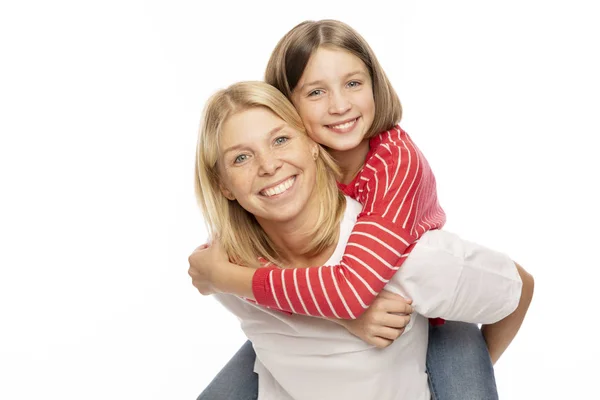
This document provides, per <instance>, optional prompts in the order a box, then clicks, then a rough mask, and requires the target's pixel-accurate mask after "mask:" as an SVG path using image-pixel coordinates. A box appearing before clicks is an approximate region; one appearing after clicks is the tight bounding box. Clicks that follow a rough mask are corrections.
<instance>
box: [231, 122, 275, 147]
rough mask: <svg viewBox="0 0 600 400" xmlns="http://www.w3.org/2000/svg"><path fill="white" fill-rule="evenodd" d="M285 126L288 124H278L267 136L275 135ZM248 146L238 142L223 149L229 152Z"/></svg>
mask: <svg viewBox="0 0 600 400" xmlns="http://www.w3.org/2000/svg"><path fill="white" fill-rule="evenodd" d="M285 126H286V125H285V124H281V125H278V126H276V127H275V128H273V129H271V130H270V131H269V132H268V133H267V135H266V136H268V137H271V136H273V135H275V134H277V133H278V132H279V131H281V130H282V129H283V128H285ZM247 147H248V146H247V145H245V144H236V145H233V146H230V147H228V148H227V149H225V150H224V151H223V154H227V153H229V152H230V151H234V150H240V149H244V148H247Z"/></svg>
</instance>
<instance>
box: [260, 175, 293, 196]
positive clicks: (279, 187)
mask: <svg viewBox="0 0 600 400" xmlns="http://www.w3.org/2000/svg"><path fill="white" fill-rule="evenodd" d="M296 176H297V175H292V176H290V177H289V178H287V179H285V180H283V181H280V182H279V183H276V184H274V185H271V186H269V187H266V188H264V189H262V190H261V191H260V192H259V194H260V195H261V196H263V197H266V198H269V199H272V198H280V197H282V196H283V195H284V194H288V193H289V192H290V189H291V188H292V187H293V186H294V183H296Z"/></svg>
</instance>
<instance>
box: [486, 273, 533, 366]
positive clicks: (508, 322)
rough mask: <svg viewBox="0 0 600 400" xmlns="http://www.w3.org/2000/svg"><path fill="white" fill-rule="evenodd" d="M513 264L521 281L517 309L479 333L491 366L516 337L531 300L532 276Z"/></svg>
mask: <svg viewBox="0 0 600 400" xmlns="http://www.w3.org/2000/svg"><path fill="white" fill-rule="evenodd" d="M515 264H516V266H517V270H518V271H519V275H520V276H521V280H522V281H523V289H522V290H521V299H520V300H519V305H518V306H517V309H516V310H515V311H514V312H513V313H512V314H510V315H509V316H508V317H506V318H504V319H502V320H500V321H498V322H496V323H494V324H488V325H483V326H482V327H481V333H482V334H483V337H484V338H485V342H486V343H487V347H488V350H489V352H490V357H491V358H492V363H493V364H495V363H496V361H498V359H499V358H500V356H501V355H502V353H504V351H505V350H506V349H507V348H508V346H509V345H510V343H511V342H512V340H513V339H514V338H515V336H516V335H517V332H518V331H519V329H520V328H521V324H522V323H523V320H524V319H525V314H527V309H528V308H529V304H530V303H531V299H532V298H533V287H534V281H533V276H531V275H530V274H529V273H528V272H527V271H525V270H524V269H523V268H522V267H521V266H520V265H519V264H517V263H515Z"/></svg>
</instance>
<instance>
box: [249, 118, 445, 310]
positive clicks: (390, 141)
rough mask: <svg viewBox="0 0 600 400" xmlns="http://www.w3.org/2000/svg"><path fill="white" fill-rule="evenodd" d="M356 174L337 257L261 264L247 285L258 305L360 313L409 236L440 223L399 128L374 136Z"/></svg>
mask: <svg viewBox="0 0 600 400" xmlns="http://www.w3.org/2000/svg"><path fill="white" fill-rule="evenodd" d="M377 139H378V142H377V143H374V146H372V152H373V154H372V155H371V156H370V158H369V159H368V160H367V163H366V164H365V166H364V167H363V170H362V171H361V172H360V173H359V176H358V177H357V179H356V180H355V181H356V186H355V187H354V188H353V189H354V195H355V197H356V199H357V200H358V201H359V202H360V203H361V204H363V209H362V212H361V213H360V214H359V216H358V218H357V221H356V224H355V225H354V228H353V230H352V233H351V235H350V237H349V240H348V243H347V245H346V247H345V250H344V255H343V256H342V259H341V262H340V263H339V264H337V265H332V266H319V267H310V268H302V269H280V268H277V267H270V268H261V269H259V270H257V271H256V273H255V274H254V277H253V283H252V289H253V294H254V298H255V300H256V301H257V302H258V304H261V305H264V306H268V307H271V308H275V309H279V310H282V311H288V312H292V313H298V314H306V315H312V316H321V317H328V318H339V319H355V318H357V317H359V316H360V315H361V314H362V313H363V312H364V311H365V310H366V309H367V308H368V307H369V305H370V304H371V303H372V302H373V300H374V299H375V297H376V296H377V294H378V293H379V292H381V290H382V289H383V287H384V286H385V285H386V284H387V282H388V281H389V280H390V279H391V277H392V276H393V275H394V274H395V273H396V271H397V270H398V269H399V268H400V266H401V265H402V263H403V262H404V260H405V259H406V257H407V255H408V253H409V252H410V250H411V249H412V247H413V246H414V243H415V242H416V240H417V239H418V238H419V237H420V235H422V234H423V233H424V232H426V231H428V230H430V229H436V228H440V227H441V226H442V225H443V223H444V221H445V214H444V212H443V211H442V209H441V208H440V207H439V205H438V202H437V193H436V189H435V178H434V177H433V173H432V171H431V169H430V167H429V165H428V163H427V161H426V160H425V158H424V157H423V155H422V154H421V152H420V151H419V150H418V149H417V147H416V146H415V145H414V144H413V143H412V141H411V140H410V138H408V135H406V133H405V132H403V131H402V130H400V129H399V128H397V129H393V130H391V131H389V132H387V133H385V134H381V135H379V137H378V138H377Z"/></svg>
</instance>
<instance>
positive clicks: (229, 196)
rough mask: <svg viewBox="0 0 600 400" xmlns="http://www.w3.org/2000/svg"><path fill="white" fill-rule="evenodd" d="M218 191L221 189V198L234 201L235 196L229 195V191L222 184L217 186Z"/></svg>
mask: <svg viewBox="0 0 600 400" xmlns="http://www.w3.org/2000/svg"><path fill="white" fill-rule="evenodd" d="M219 189H221V193H223V196H225V197H226V198H227V199H228V200H235V196H234V195H233V193H231V190H229V189H227V188H226V187H225V186H223V184H219Z"/></svg>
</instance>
